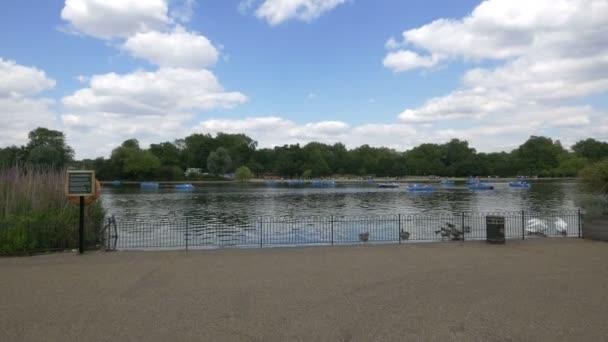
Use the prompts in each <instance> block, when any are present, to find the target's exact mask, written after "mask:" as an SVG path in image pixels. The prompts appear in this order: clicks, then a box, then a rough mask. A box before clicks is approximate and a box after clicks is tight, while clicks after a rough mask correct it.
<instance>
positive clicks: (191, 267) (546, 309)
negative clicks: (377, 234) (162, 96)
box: [0, 238, 608, 342]
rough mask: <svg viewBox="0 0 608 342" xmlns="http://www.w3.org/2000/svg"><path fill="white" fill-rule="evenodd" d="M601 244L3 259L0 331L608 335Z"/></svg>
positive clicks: (338, 337) (364, 336) (269, 336)
mask: <svg viewBox="0 0 608 342" xmlns="http://www.w3.org/2000/svg"><path fill="white" fill-rule="evenodd" d="M607 265H608V243H602V242H592V241H584V240H577V239H557V238H555V239H550V240H549V239H544V240H543V241H540V240H535V241H523V242H522V241H509V242H508V244H507V245H506V246H492V245H486V244H485V243H480V242H466V243H464V244H463V243H460V242H452V243H432V244H416V245H412V244H410V245H403V246H398V245H392V246H358V247H336V248H291V249H289V248H276V249H262V250H259V249H257V250H256V249H251V250H216V251H195V252H193V251H190V252H183V251H179V252H115V253H101V252H92V253H89V254H87V255H84V256H78V255H73V254H69V253H68V254H55V255H46V256H36V257H24V258H4V259H0V272H2V276H1V278H0V341H213V342H215V341H434V340H436V341H594V342H595V341H608V266H607Z"/></svg>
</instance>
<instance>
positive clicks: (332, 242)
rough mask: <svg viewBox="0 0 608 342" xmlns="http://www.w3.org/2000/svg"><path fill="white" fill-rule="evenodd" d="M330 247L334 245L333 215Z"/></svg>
mask: <svg viewBox="0 0 608 342" xmlns="http://www.w3.org/2000/svg"><path fill="white" fill-rule="evenodd" d="M331 245H332V246H333V245H334V215H331Z"/></svg>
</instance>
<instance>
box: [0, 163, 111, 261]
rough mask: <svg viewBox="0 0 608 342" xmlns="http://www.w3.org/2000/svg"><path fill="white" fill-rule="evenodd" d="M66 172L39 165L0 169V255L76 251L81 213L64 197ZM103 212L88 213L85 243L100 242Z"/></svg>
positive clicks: (92, 207) (94, 207)
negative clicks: (68, 249)
mask: <svg viewBox="0 0 608 342" xmlns="http://www.w3.org/2000/svg"><path fill="white" fill-rule="evenodd" d="M65 181H66V178H65V170H62V169H57V168H53V167H49V166H39V165H13V166H10V167H1V166H0V253H1V254H7V253H19V252H28V251H39V250H57V249H65V248H75V247H76V246H77V242H78V236H77V227H78V218H79V212H78V208H77V206H74V205H72V204H70V203H69V202H68V201H67V199H66V197H65V195H64V186H65ZM104 214H105V213H104V210H103V208H102V206H101V204H99V203H96V204H93V205H90V206H88V207H87V209H86V217H87V220H86V222H87V224H86V235H85V237H86V242H87V244H88V245H89V246H91V245H94V244H95V243H96V241H97V234H98V231H99V229H100V228H101V225H102V222H103V217H104Z"/></svg>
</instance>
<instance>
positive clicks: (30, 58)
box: [0, 0, 608, 158]
mask: <svg viewBox="0 0 608 342" xmlns="http://www.w3.org/2000/svg"><path fill="white" fill-rule="evenodd" d="M1 6H2V10H1V11H0V146H7V145H11V144H22V143H24V142H25V141H26V140H27V132H28V131H30V130H31V129H33V128H36V127H38V126H44V127H49V128H54V129H59V130H62V131H64V132H65V133H66V135H67V137H68V141H69V143H70V144H71V145H72V146H73V147H74V148H75V150H76V154H77V157H78V158H83V157H95V156H107V155H108V154H109V152H110V151H111V149H112V148H114V147H115V146H117V145H119V144H120V143H121V142H122V141H123V140H125V139H128V138H132V137H135V138H137V139H139V140H140V141H141V142H142V144H143V145H146V144H149V143H154V142H161V141H167V140H170V141H172V140H173V139H175V138H180V137H185V136H187V135H188V134H191V133H194V132H200V133H216V132H220V131H221V132H239V133H240V132H243V133H246V134H248V135H250V136H251V137H253V138H254V139H256V140H257V141H258V142H259V145H260V146H263V147H266V146H274V145H282V144H286V143H295V142H300V143H305V142H309V141H321V142H327V143H333V142H337V141H341V142H344V143H346V144H347V146H349V147H354V146H358V145H361V144H370V145H375V146H389V147H393V148H396V149H399V150H405V149H408V148H410V147H412V146H415V145H417V144H420V143H422V142H444V141H446V140H449V139H450V138H453V137H455V138H461V139H467V140H469V141H470V143H471V144H472V145H473V146H474V147H476V148H477V149H478V150H480V151H500V150H510V149H511V148H513V147H515V146H517V145H519V144H520V143H521V142H523V141H524V140H525V139H526V138H527V137H528V136H530V135H547V136H550V137H553V138H556V139H560V140H561V141H562V142H563V143H564V145H570V144H572V143H573V142H575V141H576V140H578V139H581V138H586V137H594V138H597V139H602V140H608V97H607V96H606V95H607V93H608V0H525V1H523V0H509V1H505V0H488V1H483V2H479V1H444V0H410V1H400V0H377V1H371V0H234V1H230V0H222V1H219V0H121V1H113V0H65V1H61V0H45V1H39V0H4V1H2V5H1Z"/></svg>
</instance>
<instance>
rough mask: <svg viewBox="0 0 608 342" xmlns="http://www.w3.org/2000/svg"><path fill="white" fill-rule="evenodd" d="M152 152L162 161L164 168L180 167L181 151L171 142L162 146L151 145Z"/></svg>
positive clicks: (161, 144)
mask: <svg viewBox="0 0 608 342" xmlns="http://www.w3.org/2000/svg"><path fill="white" fill-rule="evenodd" d="M149 150H150V152H152V154H154V155H155V156H156V158H158V160H160V163H161V165H164V166H179V165H180V161H181V151H180V150H179V149H178V148H177V146H176V145H175V144H173V143H171V142H168V141H167V142H163V143H160V144H151V145H150V148H149Z"/></svg>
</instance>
